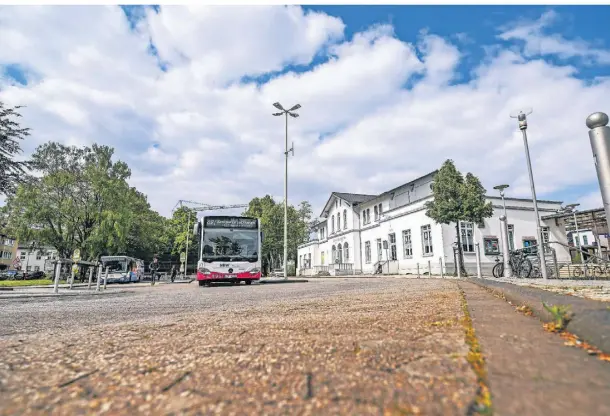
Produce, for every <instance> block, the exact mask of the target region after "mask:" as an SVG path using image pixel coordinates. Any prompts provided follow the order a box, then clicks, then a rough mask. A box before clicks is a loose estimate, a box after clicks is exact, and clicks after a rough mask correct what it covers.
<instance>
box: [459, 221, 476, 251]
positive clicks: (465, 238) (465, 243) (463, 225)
mask: <svg viewBox="0 0 610 416" xmlns="http://www.w3.org/2000/svg"><path fill="white" fill-rule="evenodd" d="M460 239H461V242H462V251H463V252H464V253H474V223H472V222H462V221H460Z"/></svg>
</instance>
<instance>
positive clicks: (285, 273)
mask: <svg viewBox="0 0 610 416" xmlns="http://www.w3.org/2000/svg"><path fill="white" fill-rule="evenodd" d="M284 114H285V116H286V146H285V151H284V157H285V164H284V279H288V112H286V113H284Z"/></svg>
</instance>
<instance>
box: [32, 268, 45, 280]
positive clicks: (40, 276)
mask: <svg viewBox="0 0 610 416" xmlns="http://www.w3.org/2000/svg"><path fill="white" fill-rule="evenodd" d="M46 277H47V275H46V274H45V273H44V272H43V271H42V270H38V271H35V272H28V273H27V279H28V280H39V279H44V278H46Z"/></svg>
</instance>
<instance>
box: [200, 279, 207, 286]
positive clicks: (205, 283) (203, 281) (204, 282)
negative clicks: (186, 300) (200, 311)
mask: <svg viewBox="0 0 610 416" xmlns="http://www.w3.org/2000/svg"><path fill="white" fill-rule="evenodd" d="M198 282H199V286H207V282H206V281H205V280H198Z"/></svg>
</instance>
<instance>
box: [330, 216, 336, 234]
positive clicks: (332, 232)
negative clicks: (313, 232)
mask: <svg viewBox="0 0 610 416" xmlns="http://www.w3.org/2000/svg"><path fill="white" fill-rule="evenodd" d="M330 223H331V225H332V228H331V231H330V233H331V234H334V232H335V216H334V215H333V216H332V219H331V221H330Z"/></svg>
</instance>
